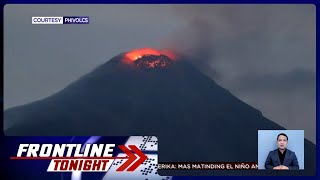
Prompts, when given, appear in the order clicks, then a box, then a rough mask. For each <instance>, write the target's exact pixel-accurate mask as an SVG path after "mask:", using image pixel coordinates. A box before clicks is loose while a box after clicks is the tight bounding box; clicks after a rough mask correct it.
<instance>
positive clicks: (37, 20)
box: [32, 16, 89, 24]
mask: <svg viewBox="0 0 320 180" xmlns="http://www.w3.org/2000/svg"><path fill="white" fill-rule="evenodd" d="M32 24H89V17H88V16H58V17H49V16H45V17H40V16H37V17H35V16H33V17H32Z"/></svg>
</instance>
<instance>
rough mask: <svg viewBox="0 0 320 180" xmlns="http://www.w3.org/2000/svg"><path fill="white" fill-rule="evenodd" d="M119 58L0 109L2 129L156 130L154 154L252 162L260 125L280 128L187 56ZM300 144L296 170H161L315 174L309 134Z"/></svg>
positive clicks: (106, 132) (9, 131)
mask: <svg viewBox="0 0 320 180" xmlns="http://www.w3.org/2000/svg"><path fill="white" fill-rule="evenodd" d="M122 58H123V55H122V54H120V55H118V56H116V57H114V58H113V59H111V60H110V61H108V62H106V63H105V64H103V65H101V66H99V67H98V68H97V69H95V70H94V71H92V72H91V73H89V74H87V75H85V76H83V77H81V78H80V79H79V80H77V81H76V82H74V83H72V84H70V85H69V86H67V87H66V88H65V89H63V90H61V91H60V92H58V93H56V94H54V95H52V96H50V97H48V98H45V99H43V100H40V101H36V102H33V103H30V104H27V105H23V106H19V107H15V108H11V109H9V110H7V111H5V113H4V119H5V121H6V122H10V123H11V124H13V126H11V127H9V128H8V129H7V130H6V131H5V133H6V134H7V135H89V136H91V135H104V136H118V135H119V136H124V135H128V136H130V135H156V136H158V139H159V161H160V162H227V161H229V162H246V161H247V162H257V154H258V149H257V144H258V143H257V140H258V137H257V136H258V135H257V134H258V133H257V132H258V130H263V129H267V130H270V129H284V128H283V127H281V126H279V125H278V124H276V123H274V122H272V121H270V120H268V119H267V118H265V117H263V115H262V114H261V112H260V111H258V110H257V109H254V108H253V107H251V106H249V105H248V104H246V103H244V102H242V101H240V100H239V99H237V98H236V97H235V96H233V95H232V94H231V93H230V92H229V91H227V90H226V89H224V88H222V87H220V86H219V85H218V84H216V83H215V82H214V81H213V80H212V79H210V78H209V77H207V76H205V75H204V74H203V73H201V72H200V71H199V70H198V69H197V68H195V67H194V66H193V65H192V64H190V63H189V62H188V61H186V60H177V61H171V60H170V58H168V57H166V56H161V58H158V59H157V58H155V56H149V57H148V56H144V57H142V58H140V59H139V61H136V62H135V63H133V65H132V64H131V65H129V64H126V63H124V62H123V61H122V60H121V59H122ZM182 59H183V58H182ZM154 60H157V62H154ZM145 63H149V64H150V63H154V65H152V66H149V65H146V64H145ZM163 64H164V65H163ZM150 67H153V68H150ZM163 67H165V68H163ZM284 113H285V112H284ZM305 152H306V153H305V170H302V171H290V172H289V171H286V172H283V171H281V172H279V171H277V172H273V171H220V170H219V171H208V170H206V171H198V170H197V171H188V170H186V171H172V170H170V171H164V170H162V171H160V174H169V175H172V173H175V174H176V175H260V174H261V175H262V174H266V175H278V174H286V175H293V174H295V175H314V174H315V161H316V158H315V152H316V148H315V145H314V144H312V143H311V142H310V141H308V140H305Z"/></svg>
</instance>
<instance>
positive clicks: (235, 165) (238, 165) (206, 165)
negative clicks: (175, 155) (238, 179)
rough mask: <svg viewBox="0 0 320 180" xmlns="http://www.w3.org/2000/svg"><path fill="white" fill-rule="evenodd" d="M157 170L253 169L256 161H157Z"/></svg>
mask: <svg viewBox="0 0 320 180" xmlns="http://www.w3.org/2000/svg"><path fill="white" fill-rule="evenodd" d="M158 169H159V170H253V169H258V163H257V162H174V163H173V162H170V163H158Z"/></svg>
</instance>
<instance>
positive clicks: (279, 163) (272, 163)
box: [265, 133, 299, 170]
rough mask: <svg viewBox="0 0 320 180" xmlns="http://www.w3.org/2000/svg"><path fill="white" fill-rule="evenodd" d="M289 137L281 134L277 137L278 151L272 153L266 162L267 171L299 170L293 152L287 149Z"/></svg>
mask: <svg viewBox="0 0 320 180" xmlns="http://www.w3.org/2000/svg"><path fill="white" fill-rule="evenodd" d="M288 139H289V138H288V136H287V135H286V134H284V133H281V134H279V135H278V137H277V145H278V149H276V150H274V151H270V152H269V155H268V157H267V160H266V162H265V168H266V169H275V170H297V169H299V163H298V160H297V156H296V154H295V153H294V152H293V151H290V150H289V149H287V145H288Z"/></svg>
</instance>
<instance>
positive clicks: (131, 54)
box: [125, 48, 176, 61]
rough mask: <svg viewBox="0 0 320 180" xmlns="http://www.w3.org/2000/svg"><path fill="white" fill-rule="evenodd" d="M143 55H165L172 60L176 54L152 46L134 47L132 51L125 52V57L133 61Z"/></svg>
mask: <svg viewBox="0 0 320 180" xmlns="http://www.w3.org/2000/svg"><path fill="white" fill-rule="evenodd" d="M144 55H155V56H160V55H166V56H168V57H169V58H170V59H172V60H175V59H176V55H175V54H174V53H173V52H171V51H170V50H161V51H159V50H155V49H152V48H142V49H135V50H132V51H130V52H128V53H126V54H125V57H126V59H128V60H131V61H135V60H137V59H139V58H141V57H142V56H144Z"/></svg>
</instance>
